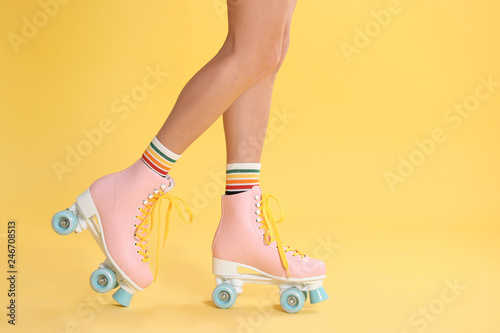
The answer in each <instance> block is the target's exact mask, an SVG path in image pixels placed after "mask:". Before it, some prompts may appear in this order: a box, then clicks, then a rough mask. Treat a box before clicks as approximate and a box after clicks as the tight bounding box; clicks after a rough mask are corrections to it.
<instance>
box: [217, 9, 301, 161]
mask: <svg viewBox="0 0 500 333" xmlns="http://www.w3.org/2000/svg"><path fill="white" fill-rule="evenodd" d="M296 4H297V0H292V1H291V3H290V7H289V9H288V15H287V20H286V25H285V28H284V33H283V37H282V46H281V57H280V60H279V62H278V65H277V66H276V67H275V68H274V69H273V70H272V72H271V73H269V74H268V75H267V76H266V77H265V78H263V79H262V80H260V81H259V82H258V83H257V84H255V85H253V86H252V87H251V88H250V89H248V90H247V91H246V92H245V93H243V94H242V95H241V96H240V97H238V99H237V100H236V101H235V102H234V103H233V104H232V105H231V106H230V107H229V109H228V110H227V111H226V112H225V113H224V115H223V119H224V133H225V136H226V150H227V163H228V164H230V163H259V162H260V158H261V155H262V149H263V145H264V138H265V135H266V130H267V122H268V119H269V112H270V109H271V99H272V94H273V86H274V82H275V80H276V76H277V74H278V71H279V69H280V67H281V65H282V64H283V61H284V60H285V56H286V54H287V51H288V46H289V44H290V25H291V22H292V15H293V12H294V10H295V6H296Z"/></svg>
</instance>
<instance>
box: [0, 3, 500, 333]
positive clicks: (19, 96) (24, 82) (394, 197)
mask: <svg viewBox="0 0 500 333" xmlns="http://www.w3.org/2000/svg"><path fill="white" fill-rule="evenodd" d="M247 1H251V0H247ZM390 2H391V1H386V0H384V1H350V0H338V1H299V4H298V6H297V11H296V14H295V17H294V22H293V27H292V45H291V48H290V53H289V56H288V58H287V60H286V63H285V65H284V67H283V69H282V71H281V74H280V77H279V79H278V82H277V86H276V90H275V96H274V101H273V115H272V117H274V118H273V119H275V120H273V121H274V123H275V126H274V127H273V130H272V133H271V134H272V135H270V136H269V137H268V143H267V146H266V149H265V153H264V158H263V161H262V162H263V169H262V176H261V183H262V184H263V186H264V190H265V191H267V192H270V193H273V194H275V195H276V196H277V197H278V198H279V199H280V201H281V202H282V204H283V205H284V208H285V214H286V221H285V223H284V224H282V225H281V227H280V230H281V233H282V235H283V238H284V239H285V241H286V242H287V243H290V244H292V245H293V246H294V247H297V248H298V249H300V250H302V251H303V252H306V253H309V254H310V255H313V254H318V255H321V257H322V258H323V259H324V260H325V261H326V263H327V267H328V272H327V274H328V278H327V279H326V280H325V289H326V290H327V292H328V293H329V295H330V299H329V300H328V301H327V302H324V303H320V304H318V305H310V304H306V306H305V307H304V309H303V310H302V311H301V312H300V313H299V314H296V315H289V314H286V313H284V312H282V311H281V309H280V308H279V306H278V301H277V299H276V297H275V296H273V292H274V290H275V289H274V287H270V286H258V285H249V286H246V287H245V290H244V293H243V294H242V295H241V296H240V297H239V298H238V300H237V302H236V304H235V305H234V306H233V308H231V309H229V310H219V309H216V308H214V306H213V305H212V303H211V298H210V297H211V292H212V289H213V287H214V279H213V276H212V274H211V253H210V245H211V241H212V235H213V232H214V231H215V228H216V226H217V223H218V219H219V216H220V211H219V210H220V207H219V205H220V200H219V195H220V194H221V193H222V190H223V188H222V186H223V182H221V181H220V180H218V178H217V177H218V176H217V175H219V176H220V174H221V172H222V171H223V170H224V167H225V160H224V158H225V153H224V139H223V133H222V126H221V122H220V121H218V122H217V123H216V124H215V125H214V126H212V128H210V129H209V130H208V131H207V132H206V133H205V134H204V135H203V136H202V137H201V138H200V139H199V140H198V141H197V142H196V143H195V144H193V145H192V147H190V148H189V149H188V151H186V152H185V154H184V156H183V157H182V159H181V160H180V161H179V162H178V164H177V165H176V166H175V168H174V170H173V172H172V175H173V177H174V178H175V180H176V182H177V187H176V189H175V192H176V194H177V195H178V196H180V197H182V198H184V199H185V200H186V201H187V202H188V203H189V204H191V205H192V206H193V207H194V208H195V209H196V210H197V212H198V213H197V215H196V217H195V221H194V222H193V224H191V225H185V224H182V223H181V222H180V221H179V219H178V218H174V221H173V223H171V230H170V237H169V240H168V243H167V246H166V248H165V249H164V250H162V253H161V257H160V261H161V265H160V274H159V276H158V281H157V283H156V284H154V285H153V286H152V287H150V288H149V289H148V290H147V291H146V292H143V293H139V294H137V295H136V296H135V297H134V299H133V303H132V305H131V306H130V308H126V309H125V308H121V307H118V306H115V305H114V304H115V303H114V302H113V300H112V299H111V297H110V295H108V294H106V295H104V296H98V294H96V293H94V292H93V291H92V290H91V288H90V286H89V283H88V279H89V275H90V273H91V272H92V271H93V270H94V269H95V268H96V267H97V265H98V264H99V262H100V261H101V260H102V254H101V253H100V252H99V250H98V248H97V246H95V245H94V244H93V242H92V239H91V236H90V235H89V233H83V234H78V235H76V234H71V235H69V236H66V237H61V236H58V235H56V234H55V233H54V232H53V231H52V229H51V227H50V219H51V217H52V215H53V214H54V213H55V212H57V211H59V210H61V209H64V208H66V207H68V206H69V205H71V204H72V203H73V202H74V200H75V198H76V196H77V195H79V194H80V193H81V192H82V191H83V190H85V189H86V188H87V187H88V185H89V184H90V183H91V182H92V181H93V180H95V179H96V178H98V177H100V176H102V175H104V174H107V173H111V172H115V171H118V170H120V169H123V168H125V167H127V166H128V165H130V164H131V163H133V162H134V161H135V160H136V159H138V158H139V156H140V154H141V153H142V151H143V149H144V148H145V146H146V145H147V144H148V143H149V141H150V140H151V139H152V137H153V136H154V135H155V134H156V132H157V130H158V129H159V127H160V126H161V124H162V123H163V121H164V119H165V118H166V116H167V115H168V112H169V110H170V109H171V107H172V106H173V103H174V102H175V99H176V96H177V95H178V93H179V91H180V89H181V88H182V86H183V85H184V84H185V82H186V81H187V80H188V79H189V78H190V77H191V76H192V75H193V74H194V73H195V72H196V70H197V69H199V68H200V67H201V66H202V65H203V64H204V63H205V62H207V61H208V60H209V59H210V58H211V56H213V55H214V54H215V52H216V51H217V50H218V47H219V46H220V44H221V43H222V41H223V39H224V37H225V36H224V34H225V31H226V20H225V19H224V15H225V14H224V12H223V11H222V10H221V8H222V6H223V4H224V3H223V2H222V1H220V0H198V1H193V0H189V1H159V0H157V1H146V2H144V1H142V2H141V1H117V0H115V1H95V0H94V1H80V0H72V1H70V2H69V3H68V4H65V5H60V8H59V12H58V13H57V15H55V16H54V17H51V18H50V19H49V20H48V22H47V24H46V25H45V26H43V27H40V28H39V31H38V33H37V34H36V35H35V36H34V37H32V38H29V39H28V42H27V43H25V44H21V45H19V50H18V51H19V52H17V53H16V52H15V50H14V48H13V47H12V45H11V43H10V42H9V39H8V34H9V33H16V34H18V35H21V28H22V26H23V21H22V18H23V17H26V18H27V19H28V20H29V21H31V22H33V15H36V13H38V12H40V11H41V7H40V4H39V3H38V1H35V0H29V1H17V2H12V1H3V2H2V3H1V4H0V36H1V38H0V50H1V52H0V75H1V76H0V110H1V128H0V142H1V150H0V156H2V160H1V164H0V183H1V194H0V202H1V209H0V221H1V223H0V227H1V230H0V241H1V244H0V248H1V251H0V262H1V265H0V267H1V268H2V272H5V271H6V266H5V265H6V262H7V253H6V251H5V250H6V237H5V234H6V230H7V221H8V220H9V219H15V220H17V225H18V244H17V251H18V252H17V255H18V270H19V275H18V286H17V288H18V298H17V304H18V309H17V310H18V313H17V314H18V317H17V324H18V325H17V326H16V327H15V328H13V327H11V326H10V325H6V320H7V317H6V316H5V313H6V309H5V307H6V305H7V301H8V299H7V297H6V294H7V285H6V284H5V282H6V280H5V276H6V275H4V274H6V273H2V276H1V279H0V280H1V281H2V283H1V284H0V287H1V288H0V294H1V295H2V297H1V298H0V300H1V302H2V303H1V306H0V308H1V309H2V310H1V311H0V314H1V316H0V318H2V319H1V324H0V325H1V326H0V327H2V331H3V330H4V329H5V328H8V329H10V330H12V331H15V330H17V331H22V332H34V331H37V332H70V331H81V332H118V331H121V332H132V331H149V332H159V331H160V330H161V331H175V332H199V331H214V332H284V331H285V330H286V331H289V332H304V331H314V332H348V333H350V332H369V333H402V332H407V333H414V332H424V331H425V332H429V333H432V332H481V333H498V332H499V331H500V319H499V316H498V314H499V313H500V287H499V285H498V281H500V267H499V259H500V251H499V243H498V241H499V231H500V228H499V226H498V223H499V222H500V221H499V218H500V206H499V194H500V192H499V189H500V186H499V185H500V177H499V176H498V172H499V169H500V158H499V148H500V147H499V146H500V145H499V144H500V131H499V122H500V114H499V112H498V111H499V107H500V87H496V90H495V91H494V92H492V93H491V96H489V98H487V99H485V100H484V101H481V103H480V105H479V107H478V108H477V110H476V111H474V112H471V114H470V117H469V118H467V119H463V122H462V123H461V126H460V127H459V128H457V129H453V128H452V126H451V125H452V124H450V123H447V122H446V121H445V120H444V119H443V115H444V114H445V112H446V110H447V109H448V108H450V107H453V105H454V104H460V103H463V102H464V100H465V99H466V98H467V97H468V96H472V95H474V93H475V89H476V87H477V86H478V85H479V84H480V81H479V78H480V77H483V78H487V77H488V76H489V75H491V76H492V77H493V80H494V81H496V82H498V81H500V68H499V65H498V64H499V63H498V59H500V47H499V44H498V41H499V32H500V23H499V21H498V13H499V11H500V2H498V1H492V0H480V1H465V0H459V1H456V0H442V1H429V0H413V1H408V0H404V1H401V4H400V6H401V8H402V9H401V11H400V12H399V13H398V14H393V15H392V18H391V21H390V23H389V24H388V25H387V26H386V27H382V28H381V29H380V31H375V33H374V32H373V31H372V35H373V37H371V38H370V43H369V45H368V46H367V47H365V48H362V49H360V50H359V54H354V55H353V56H352V59H351V61H350V62H348V61H347V59H346V57H345V56H344V55H343V53H342V51H341V48H340V45H343V44H342V43H349V44H353V43H354V39H355V36H356V28H359V29H364V28H365V26H366V25H367V24H370V22H372V21H374V17H373V16H372V14H371V11H377V12H378V11H380V10H382V9H384V8H387V7H388V5H389V4H390ZM372 24H373V22H372ZM148 66H149V67H151V68H155V67H156V66H159V67H160V68H161V70H163V71H165V72H169V75H168V77H166V78H165V79H164V81H163V82H162V83H161V84H159V86H158V88H157V89H154V90H152V91H150V92H148V95H147V98H145V99H144V100H143V101H142V102H140V103H139V105H138V106H137V107H136V108H135V109H133V110H131V111H130V114H129V115H128V116H127V117H125V118H124V119H120V117H119V114H117V113H114V112H113V110H112V103H113V102H114V101H115V100H116V99H120V97H121V96H122V94H130V92H131V90H132V89H133V88H134V87H136V86H138V85H140V84H141V83H142V79H143V78H144V76H145V75H146V74H147V70H146V68H147V67H148ZM284 112H287V113H288V114H291V115H293V117H291V118H288V119H287V120H286V121H283V120H282V119H281V118H279V115H280V114H281V115H282V114H283V113H284ZM104 118H109V119H110V120H111V121H112V124H113V126H114V127H113V131H112V132H111V133H108V134H105V135H104V137H103V140H102V142H101V143H99V144H98V145H97V146H93V147H92V152H91V153H90V154H89V155H88V156H86V157H84V158H83V160H82V161H81V163H80V164H79V165H78V166H76V167H74V168H72V169H73V170H72V172H71V173H65V174H64V175H63V178H62V181H59V180H58V178H57V177H56V175H55V173H54V171H53V168H52V164H53V163H54V162H59V163H64V161H65V158H66V146H70V147H72V148H73V149H74V148H75V147H76V146H77V145H78V144H79V143H81V142H82V141H83V140H85V137H84V135H83V134H82V131H83V130H91V129H95V128H97V127H98V125H99V123H100V122H101V121H102V120H103V119H104ZM435 128H441V129H442V130H443V131H444V133H445V135H446V138H447V139H446V140H445V141H444V142H443V143H440V144H437V146H436V149H435V151H434V152H433V154H431V155H430V156H428V157H426V158H425V160H424V161H423V163H422V164H421V165H419V166H417V167H415V170H414V173H413V174H412V175H410V176H409V177H407V178H406V180H405V182H404V183H398V184H396V186H395V191H391V188H390V186H389V185H388V183H387V181H386V179H385V176H384V175H385V174H386V172H388V171H389V172H393V173H395V172H397V168H398V165H399V163H400V162H399V156H400V155H401V156H403V157H405V158H408V157H409V156H410V154H412V153H414V154H418V153H415V150H416V149H417V146H416V144H415V140H424V139H426V138H430V137H431V134H432V131H433V130H434V129H435ZM214 175H216V176H214ZM203 198H205V199H203ZM446 281H450V282H453V281H458V283H459V284H461V285H464V286H466V287H467V289H465V290H462V291H461V292H460V294H459V295H458V296H456V297H455V298H454V299H453V301H452V302H449V304H448V303H446V304H445V303H443V301H440V299H441V297H442V294H443V293H445V294H446V293H447V289H446V288H447V284H446ZM446 295H448V296H450V295H451V294H449V293H448V294H446ZM270 299H272V301H273V302H274V306H269V305H267V303H268V302H269V300H270ZM447 299H448V300H449V298H447ZM96 302H97V303H96ZM440 302H441V303H440ZM101 303H104V305H100V304H101ZM91 304H95V305H94V307H92V305H91ZM258 304H264V305H258ZM440 304H441V305H442V304H445V307H444V308H440ZM429 306H431V307H434V308H433V309H434V310H431V311H434V312H439V314H438V315H436V316H435V317H433V319H432V320H428V321H427V323H428V326H425V325H424V323H425V321H424V323H422V321H420V322H419V324H416V323H415V322H414V321H412V320H411V318H413V319H416V318H420V319H421V318H422V317H418V313H419V311H421V310H422V308H428V307H429ZM415 316H417V317H415ZM424 326H425V327H424Z"/></svg>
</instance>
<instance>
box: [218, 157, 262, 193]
mask: <svg viewBox="0 0 500 333" xmlns="http://www.w3.org/2000/svg"><path fill="white" fill-rule="evenodd" d="M259 174H260V163H231V164H228V165H227V167H226V195H230V194H238V193H241V192H245V191H249V190H251V189H252V187H254V186H258V185H259Z"/></svg>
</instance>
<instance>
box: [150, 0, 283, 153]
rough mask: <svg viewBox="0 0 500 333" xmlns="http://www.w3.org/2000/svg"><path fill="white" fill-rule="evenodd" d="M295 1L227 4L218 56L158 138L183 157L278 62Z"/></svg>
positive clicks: (188, 86) (181, 97) (190, 84)
mask: <svg viewBox="0 0 500 333" xmlns="http://www.w3.org/2000/svg"><path fill="white" fill-rule="evenodd" d="M290 2H291V0H273V1H269V0H252V1H241V0H228V16H229V32H228V36H227V39H226V42H225V43H224V45H223V46H222V48H221V50H220V51H219V52H218V54H217V55H216V56H215V57H214V58H213V59H212V60H211V61H210V62H209V63H208V64H207V65H205V67H203V68H202V69H201V70H200V71H199V72H198V73H197V74H196V75H195V76H193V78H192V79H191V80H190V81H189V82H188V83H187V84H186V86H185V87H184V89H183V90H182V92H181V94H180V95H179V98H178V99H177V102H176V104H175V106H174V108H173V110H172V112H171V113H170V115H169V117H168V119H167V120H166V122H165V124H164V125H163V127H162V128H161V129H160V131H159V133H158V135H157V139H158V140H159V141H160V142H161V143H162V144H163V145H164V146H166V147H168V148H169V149H170V150H171V151H172V152H175V153H176V154H182V153H183V152H184V150H185V149H186V148H187V147H189V146H190V145H191V144H192V143H193V142H194V141H195V140H196V139H197V138H198V137H199V136H200V135H201V134H202V133H203V132H204V131H205V130H206V129H207V128H208V127H210V125H211V124H212V123H213V122H215V120H216V119H217V118H218V117H219V116H220V115H221V114H223V113H224V111H226V110H227V109H228V108H229V107H230V106H231V104H233V102H234V101H235V100H236V99H237V98H238V97H239V96H240V95H241V94H243V93H244V92H245V91H247V90H248V89H249V88H250V87H251V86H253V85H254V84H256V83H257V82H258V81H259V80H261V79H262V78H263V77H265V76H267V75H268V74H269V73H270V72H271V71H272V70H273V69H274V68H275V67H276V66H277V64H278V63H279V61H280V56H281V52H282V50H281V49H282V39H283V31H284V29H285V25H286V21H287V17H288V11H289V6H290Z"/></svg>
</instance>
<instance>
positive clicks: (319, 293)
mask: <svg viewBox="0 0 500 333" xmlns="http://www.w3.org/2000/svg"><path fill="white" fill-rule="evenodd" d="M309 296H310V297H311V304H316V303H319V302H323V301H326V300H327V299H328V294H327V293H326V291H325V289H323V287H320V288H318V289H314V290H311V291H310V292H309Z"/></svg>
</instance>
